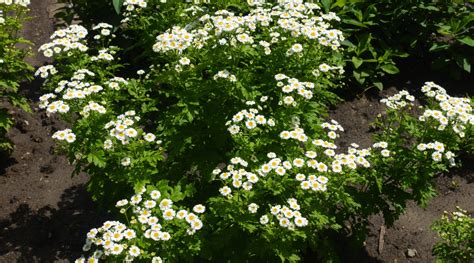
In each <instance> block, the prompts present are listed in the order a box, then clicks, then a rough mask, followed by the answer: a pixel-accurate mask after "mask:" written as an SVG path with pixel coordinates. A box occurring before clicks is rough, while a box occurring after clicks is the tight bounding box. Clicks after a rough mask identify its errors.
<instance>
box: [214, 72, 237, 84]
mask: <svg viewBox="0 0 474 263" xmlns="http://www.w3.org/2000/svg"><path fill="white" fill-rule="evenodd" d="M218 79H225V80H228V81H230V82H236V81H237V77H235V75H234V74H232V73H230V72H229V71H227V70H221V71H219V72H217V74H216V75H214V80H218Z"/></svg>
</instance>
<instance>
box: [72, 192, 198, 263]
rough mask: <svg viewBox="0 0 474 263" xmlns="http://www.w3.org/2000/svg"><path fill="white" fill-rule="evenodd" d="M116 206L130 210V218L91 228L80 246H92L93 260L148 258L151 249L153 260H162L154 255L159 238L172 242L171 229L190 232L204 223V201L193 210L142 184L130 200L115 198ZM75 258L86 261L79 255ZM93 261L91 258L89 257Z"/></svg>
mask: <svg viewBox="0 0 474 263" xmlns="http://www.w3.org/2000/svg"><path fill="white" fill-rule="evenodd" d="M116 207H118V208H120V209H121V210H120V211H121V212H122V213H127V212H129V213H131V221H130V223H129V224H128V225H125V224H123V223H121V222H118V221H106V222H105V223H104V224H103V225H102V226H101V227H99V228H93V229H91V230H90V231H89V232H88V233H87V239H86V244H85V245H84V248H83V250H84V251H85V252H88V251H90V250H91V248H92V246H95V247H96V250H95V251H94V252H93V254H92V256H91V257H89V258H88V260H89V261H87V262H91V261H90V259H91V258H92V259H93V260H97V261H98V260H99V259H100V258H102V259H105V258H107V257H109V256H110V257H114V258H116V257H121V258H124V259H125V261H127V262H129V261H132V260H140V259H145V258H151V255H150V254H149V253H151V252H154V253H153V254H154V255H153V259H152V262H161V260H162V259H161V257H158V256H156V252H158V251H156V247H158V246H160V243H161V242H172V241H170V240H172V238H173V233H177V234H178V233H180V232H182V231H183V230H186V233H187V234H188V235H193V234H195V233H196V231H199V230H200V229H202V227H203V223H202V221H201V219H199V216H198V214H202V213H204V212H205V210H206V208H205V207H204V206H203V205H195V206H194V207H193V209H192V211H189V210H186V209H179V208H178V207H177V206H175V205H174V203H173V201H172V200H171V199H169V198H164V197H163V196H162V194H161V192H160V191H158V190H151V191H148V192H147V191H146V189H145V188H142V190H141V191H140V192H139V193H138V194H136V195H134V196H132V197H131V198H130V199H129V200H127V199H123V200H120V201H118V202H117V204H116ZM144 244H147V247H149V246H153V247H155V249H153V250H146V251H145V250H143V248H142V246H143V245H144ZM76 262H85V257H81V258H79V259H78V260H76ZM92 262H93V261H92Z"/></svg>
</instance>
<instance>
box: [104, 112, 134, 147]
mask: <svg viewBox="0 0 474 263" xmlns="http://www.w3.org/2000/svg"><path fill="white" fill-rule="evenodd" d="M139 120H140V117H139V116H136V113H135V111H127V112H125V113H124V114H121V115H119V116H117V119H116V120H115V121H110V122H108V123H107V124H106V125H105V129H107V130H109V135H110V136H111V137H113V138H115V139H117V140H119V141H120V142H121V143H122V144H128V143H130V140H131V139H134V138H136V137H137V136H138V131H137V129H136V128H134V127H133V126H134V124H135V122H136V121H139ZM106 144H107V143H106ZM106 148H111V146H110V147H106Z"/></svg>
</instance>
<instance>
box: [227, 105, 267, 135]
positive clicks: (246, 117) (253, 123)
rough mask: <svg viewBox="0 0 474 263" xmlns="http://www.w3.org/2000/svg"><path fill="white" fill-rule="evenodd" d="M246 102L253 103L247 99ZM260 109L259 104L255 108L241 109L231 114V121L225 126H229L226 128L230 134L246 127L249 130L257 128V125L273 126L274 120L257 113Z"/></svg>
mask: <svg viewBox="0 0 474 263" xmlns="http://www.w3.org/2000/svg"><path fill="white" fill-rule="evenodd" d="M247 104H251V105H253V104H254V102H253V101H248V102H247ZM260 110H262V107H261V106H257V108H250V109H248V110H241V111H239V112H237V113H236V114H235V115H234V116H232V121H228V122H227V123H226V126H229V128H228V130H229V132H230V133H231V134H232V135H235V134H238V133H239V132H240V131H241V128H244V127H245V128H247V129H249V130H252V129H255V128H257V127H258V126H259V125H260V126H264V125H268V126H270V127H273V126H275V121H274V120H273V119H271V118H267V117H265V116H264V115H262V114H259V113H260V112H259V111H260Z"/></svg>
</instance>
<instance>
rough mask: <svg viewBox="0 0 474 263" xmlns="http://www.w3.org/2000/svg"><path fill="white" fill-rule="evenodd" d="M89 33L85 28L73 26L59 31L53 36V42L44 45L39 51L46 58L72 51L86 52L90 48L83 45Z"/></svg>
mask: <svg viewBox="0 0 474 263" xmlns="http://www.w3.org/2000/svg"><path fill="white" fill-rule="evenodd" d="M87 34H88V32H87V29H85V28H84V27H83V26H80V25H71V26H69V27H67V28H65V29H60V30H57V31H56V32H54V33H53V35H51V40H52V42H50V43H46V44H43V45H42V46H41V47H40V48H39V51H40V52H43V55H44V56H45V57H52V56H53V55H54V54H60V53H63V52H68V51H71V50H75V49H77V50H80V51H82V52H85V51H87V50H88V47H87V46H86V45H84V44H83V43H81V41H82V40H84V39H85V38H86V36H87Z"/></svg>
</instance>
